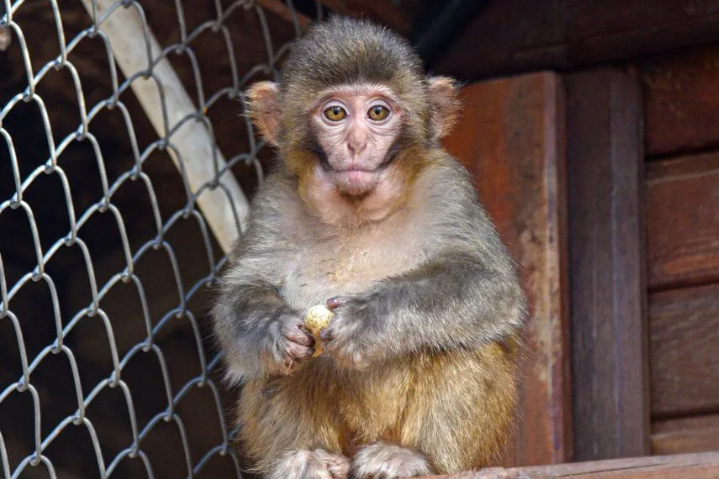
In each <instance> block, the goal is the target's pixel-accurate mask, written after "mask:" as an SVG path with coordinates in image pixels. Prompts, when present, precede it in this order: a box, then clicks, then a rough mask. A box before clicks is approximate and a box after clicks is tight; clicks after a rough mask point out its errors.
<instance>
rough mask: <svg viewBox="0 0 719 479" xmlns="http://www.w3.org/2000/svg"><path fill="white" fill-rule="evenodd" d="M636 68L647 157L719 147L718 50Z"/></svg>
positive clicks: (645, 62)
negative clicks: (641, 91) (642, 103)
mask: <svg viewBox="0 0 719 479" xmlns="http://www.w3.org/2000/svg"><path fill="white" fill-rule="evenodd" d="M717 31H719V29H718V30H717ZM636 67H637V70H638V72H639V74H640V77H641V80H642V85H643V88H644V93H645V109H646V124H647V154H648V155H649V156H650V157H656V156H664V157H665V156H668V155H672V154H676V153H678V152H679V153H685V152H691V151H697V150H706V149H708V148H715V147H717V146H719V94H718V93H717V88H716V85H717V84H719V46H717V45H712V46H709V47H705V48H696V49H692V50H682V51H679V52H675V53H672V54H666V55H661V56H654V57H649V58H646V59H643V60H641V61H638V62H636Z"/></svg>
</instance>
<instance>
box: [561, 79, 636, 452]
mask: <svg viewBox="0 0 719 479" xmlns="http://www.w3.org/2000/svg"><path fill="white" fill-rule="evenodd" d="M566 85H567V162H568V171H569V225H570V229H569V238H570V265H571V266H570V268H571V269H570V277H571V286H570V291H571V302H570V305H571V306H570V309H571V321H572V322H571V324H572V377H573V378H576V379H575V380H574V381H573V382H574V438H575V458H576V460H584V461H586V460H596V459H610V458H617V457H631V456H640V455H644V454H647V453H648V452H649V404H648V397H649V389H648V359H647V358H648V350H647V346H646V343H647V333H646V321H645V308H644V304H645V285H644V278H643V275H644V266H643V264H644V263H643V257H644V249H643V242H642V216H641V203H642V185H643V182H642V181H643V180H642V171H643V162H644V151H643V144H644V143H643V142H644V138H643V129H642V103H641V92H640V89H639V84H638V81H637V80H636V78H635V77H634V76H632V75H630V74H628V73H626V72H624V71H621V70H616V69H602V70H592V71H587V72H583V73H578V74H573V75H569V76H567V77H566Z"/></svg>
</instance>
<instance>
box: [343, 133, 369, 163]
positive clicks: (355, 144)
mask: <svg viewBox="0 0 719 479" xmlns="http://www.w3.org/2000/svg"><path fill="white" fill-rule="evenodd" d="M357 130H358V129H355V130H354V131H352V132H351V133H350V135H349V136H348V137H347V149H348V150H349V152H350V154H351V155H352V156H358V155H361V154H362V152H363V151H364V150H365V148H367V135H366V134H365V132H363V131H361V130H360V131H357Z"/></svg>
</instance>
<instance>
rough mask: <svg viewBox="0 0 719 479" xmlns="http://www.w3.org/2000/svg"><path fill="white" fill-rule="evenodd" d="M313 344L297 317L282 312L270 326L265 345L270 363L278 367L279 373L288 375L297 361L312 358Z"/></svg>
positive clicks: (302, 323) (299, 318) (302, 321)
mask: <svg viewBox="0 0 719 479" xmlns="http://www.w3.org/2000/svg"><path fill="white" fill-rule="evenodd" d="M314 342H315V340H314V338H313V337H312V335H311V334H310V333H309V332H308V331H307V329H306V328H305V325H304V320H303V319H302V318H301V317H300V316H299V315H297V314H295V313H290V312H283V313H280V314H278V315H277V317H276V318H275V319H274V321H272V323H271V324H270V328H269V334H268V338H267V343H266V344H267V349H268V352H269V353H270V354H269V356H270V361H271V362H274V363H275V365H276V366H279V368H280V372H283V373H285V374H289V373H291V372H292V370H293V368H294V366H295V365H296V364H297V362H298V361H301V360H304V359H308V358H311V357H312V354H313V353H314V348H313V345H314ZM272 369H275V368H272Z"/></svg>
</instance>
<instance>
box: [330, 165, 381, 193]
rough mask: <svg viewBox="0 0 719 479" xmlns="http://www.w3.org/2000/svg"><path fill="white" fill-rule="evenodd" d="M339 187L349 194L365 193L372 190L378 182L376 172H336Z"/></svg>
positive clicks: (355, 170)
mask: <svg viewBox="0 0 719 479" xmlns="http://www.w3.org/2000/svg"><path fill="white" fill-rule="evenodd" d="M335 178H336V181H337V184H338V186H340V188H342V187H344V188H342V189H346V190H347V191H348V192H357V193H363V192H365V191H367V190H369V189H371V188H372V187H373V186H374V185H375V183H376V182H377V171H376V170H359V169H352V170H340V171H335Z"/></svg>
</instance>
